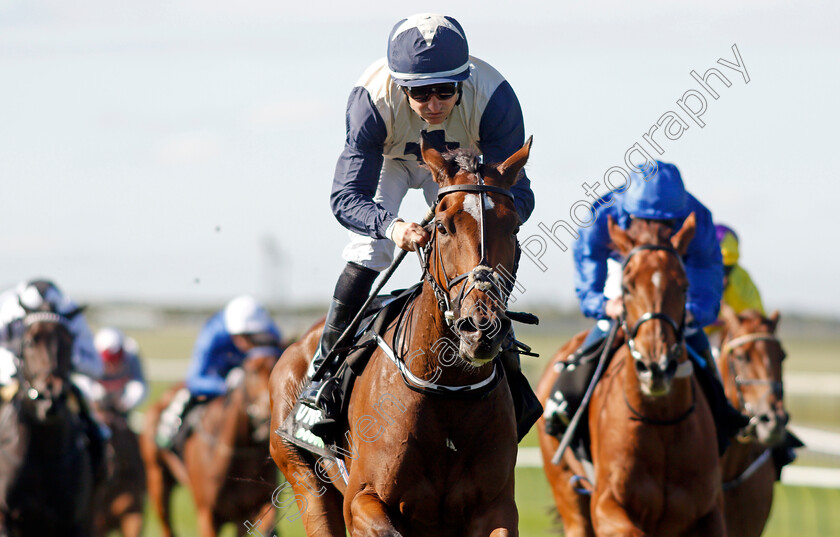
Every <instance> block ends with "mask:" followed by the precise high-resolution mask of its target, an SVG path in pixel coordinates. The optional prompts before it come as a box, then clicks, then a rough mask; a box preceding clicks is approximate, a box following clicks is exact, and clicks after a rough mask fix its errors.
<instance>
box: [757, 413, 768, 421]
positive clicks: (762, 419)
mask: <svg viewBox="0 0 840 537" xmlns="http://www.w3.org/2000/svg"><path fill="white" fill-rule="evenodd" d="M758 421H760V422H761V423H770V416H769V415H768V414H762V415H761V416H759V417H758Z"/></svg>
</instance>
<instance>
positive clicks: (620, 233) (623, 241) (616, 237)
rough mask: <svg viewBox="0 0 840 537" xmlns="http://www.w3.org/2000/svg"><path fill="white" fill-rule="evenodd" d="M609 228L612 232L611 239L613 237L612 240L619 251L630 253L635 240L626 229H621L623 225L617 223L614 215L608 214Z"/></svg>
mask: <svg viewBox="0 0 840 537" xmlns="http://www.w3.org/2000/svg"><path fill="white" fill-rule="evenodd" d="M607 228H608V231H609V233H610V239H612V242H613V244H614V245H615V247H616V249H617V250H618V251H619V253H621V255H624V256H626V255H627V254H629V253H630V250H632V249H633V240H632V239H631V238H630V235H628V234H627V232H626V231H624V230H623V229H621V226H619V225H618V224H616V223H615V220H613V217H612V215H607Z"/></svg>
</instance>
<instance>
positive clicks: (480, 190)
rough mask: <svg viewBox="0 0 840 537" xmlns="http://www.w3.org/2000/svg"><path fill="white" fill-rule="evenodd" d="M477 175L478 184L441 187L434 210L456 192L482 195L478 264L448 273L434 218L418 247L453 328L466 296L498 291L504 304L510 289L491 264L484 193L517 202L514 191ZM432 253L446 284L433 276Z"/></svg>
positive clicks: (444, 312)
mask: <svg viewBox="0 0 840 537" xmlns="http://www.w3.org/2000/svg"><path fill="white" fill-rule="evenodd" d="M475 175H476V178H477V180H478V184H474V185H451V186H445V187H442V188H440V190H438V197H437V201H436V202H435V204H434V206H433V207H432V211H434V209H436V208H437V206H438V204H440V202H441V200H442V199H443V198H444V197H445V196H447V195H448V194H452V193H455V192H472V193H476V194H478V199H479V204H480V205H479V208H480V210H479V215H480V217H479V219H478V220H479V227H480V233H481V258H480V260H479V262H478V265H476V266H475V267H474V268H473V269H472V270H470V271H469V272H464V273H463V274H459V275H457V276H455V277H454V278H450V277H449V275H448V274H447V272H446V267H444V265H443V259H442V258H441V253H440V248H438V247H437V239H438V231H437V226H436V225H435V221H434V220H432V222H430V224H429V225H430V226H431V230H430V232H431V234H432V237H431V239H430V240H429V242H428V243H427V244H426V246H425V248H424V249H423V250H422V251H421V249H419V248H417V249H416V250H415V251H416V252H417V257H418V258H419V259H420V266H421V268H422V269H423V277H424V278H425V279H426V281H427V282H429V285H430V286H431V287H432V290H433V291H434V293H435V298H436V299H437V303H438V309H439V310H440V311H441V313H443V318H444V319H445V320H446V324H447V326H449V327H452V326H453V325H456V326H457V321H458V320H459V319H460V316H461V313H462V312H461V304H462V302H463V300H464V298H466V296H467V295H469V294H470V293H471V292H472V291H473V290H474V289H478V290H480V291H484V292H488V291H494V292H495V297H496V298H497V299H501V301H502V304H504V302H505V298H506V295H507V291H506V289H505V287H504V285H503V284H502V282H503V281H504V280H503V278H502V277H501V275H499V273H498V272H497V271H496V270H495V269H494V268H492V267H490V266H489V262H488V261H487V252H486V244H487V228H486V226H485V222H484V213H485V211H486V206H485V202H484V194H485V193H488V192H492V193H495V194H501V195H503V196H506V197H508V198H510V200H511V201H513V199H514V198H513V193H511V192H510V190H507V189H504V188H500V187H497V186H492V185H486V184H484V178H483V177H482V176H481V174H480V173H478V172H476V174H475ZM432 256H434V260H435V264H436V265H437V266H438V267H439V268H440V270H439V272H440V273H441V274H442V275H443V282H442V283H441V282H438V281H437V280H436V279H435V277H434V276H433V275H432V271H431V270H430V269H431V267H430V263H429V258H430V257H432ZM462 282H463V285H462V286H461V289H460V290H459V291H458V294H457V295H456V296H455V298H454V299H451V298H450V296H451V292H452V289H453V288H454V286H456V285H458V284H459V283H462Z"/></svg>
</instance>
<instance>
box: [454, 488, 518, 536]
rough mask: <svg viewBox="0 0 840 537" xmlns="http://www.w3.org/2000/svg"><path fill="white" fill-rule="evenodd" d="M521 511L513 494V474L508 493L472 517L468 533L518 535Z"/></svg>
mask: <svg viewBox="0 0 840 537" xmlns="http://www.w3.org/2000/svg"><path fill="white" fill-rule="evenodd" d="M518 527H519V512H518V511H517V509H516V502H515V501H514V495H513V476H511V478H510V480H509V482H508V488H507V491H506V493H503V494H502V495H501V496H500V497H498V498H497V499H496V500H495V501H493V502H491V503H490V504H488V505H487V506H486V507H485V508H484V510H483V512H479V513H478V514H477V515H474V516H472V517H471V518H470V522H469V525H468V526H467V532H466V534H467V535H469V536H470V537H488V536H489V537H517V536H518V535H519V530H518Z"/></svg>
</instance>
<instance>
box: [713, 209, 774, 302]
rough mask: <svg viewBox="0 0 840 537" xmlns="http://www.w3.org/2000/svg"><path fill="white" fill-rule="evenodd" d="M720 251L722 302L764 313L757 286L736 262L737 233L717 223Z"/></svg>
mask: <svg viewBox="0 0 840 537" xmlns="http://www.w3.org/2000/svg"><path fill="white" fill-rule="evenodd" d="M715 232H716V234H717V238H718V241H719V242H720V253H721V255H722V256H723V277H724V279H723V302H724V303H725V304H726V305H728V306H729V307H731V308H732V309H733V310H735V313H741V312H742V311H744V310H748V309H753V310H757V311H758V312H760V313H761V314H762V315H764V314H765V313H764V304H762V302H761V295H760V294H759V292H758V288H757V287H756V286H755V284H754V283H753V281H752V278H750V275H749V273H748V272H747V271H746V270H744V268H743V267H741V265H739V264H738V259H739V257H740V252H739V251H738V235H736V234H735V232H734V231H732V229H731V228H729V227H727V226H724V225H722V224H718V225H716V226H715Z"/></svg>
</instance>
